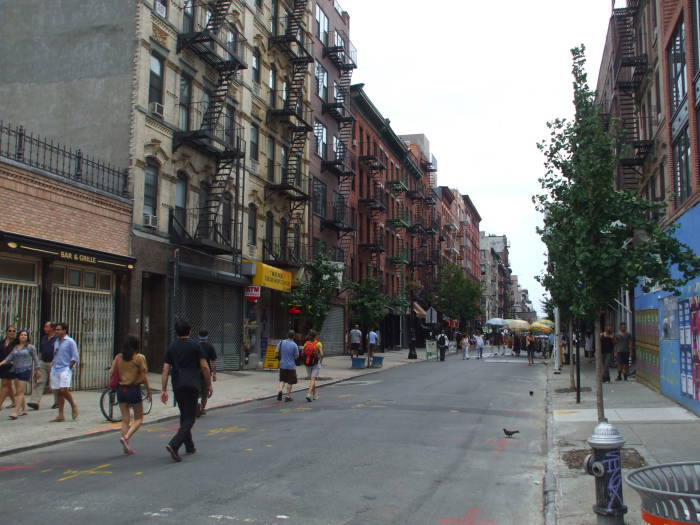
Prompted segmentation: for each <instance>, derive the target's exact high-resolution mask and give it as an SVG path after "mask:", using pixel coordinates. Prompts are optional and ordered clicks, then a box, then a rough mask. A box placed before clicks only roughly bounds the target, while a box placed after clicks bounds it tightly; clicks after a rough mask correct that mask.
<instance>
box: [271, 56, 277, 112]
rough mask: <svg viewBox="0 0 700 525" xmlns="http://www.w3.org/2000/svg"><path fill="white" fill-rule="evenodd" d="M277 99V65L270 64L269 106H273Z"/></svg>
mask: <svg viewBox="0 0 700 525" xmlns="http://www.w3.org/2000/svg"><path fill="white" fill-rule="evenodd" d="M276 99H277V66H275V65H274V64H272V65H271V66H270V107H272V108H275V107H276V105H275V102H276Z"/></svg>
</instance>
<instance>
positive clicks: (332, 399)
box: [0, 355, 546, 525]
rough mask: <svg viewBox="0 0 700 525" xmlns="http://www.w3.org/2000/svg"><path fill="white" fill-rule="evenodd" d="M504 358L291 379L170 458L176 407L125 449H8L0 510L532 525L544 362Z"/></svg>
mask: <svg viewBox="0 0 700 525" xmlns="http://www.w3.org/2000/svg"><path fill="white" fill-rule="evenodd" d="M514 361H516V360H513V359H511V360H500V361H499V360H488V359H487V360H481V361H479V360H475V359H471V360H469V361H463V360H462V359H461V357H459V356H455V355H451V356H449V357H448V359H447V361H446V362H444V363H441V362H435V361H433V362H423V363H418V364H415V365H412V366H403V367H400V368H396V369H391V370H387V371H384V372H381V373H377V374H371V375H369V376H366V377H359V378H357V379H353V380H350V381H346V382H343V383H338V384H336V385H332V386H328V387H324V388H321V389H320V390H319V399H318V400H317V401H315V402H313V403H307V402H306V401H305V400H304V395H305V394H304V393H302V392H298V393H296V394H295V396H294V401H293V402H291V403H284V402H277V401H276V400H274V399H270V400H263V401H254V402H251V403H248V404H244V405H240V406H236V407H230V408H225V409H220V410H214V411H211V412H210V413H209V414H208V415H206V416H204V417H203V418H201V419H200V420H199V422H198V424H197V425H196V426H195V429H194V438H195V442H196V445H197V453H196V454H195V455H194V456H184V461H183V462H182V463H174V462H173V461H172V460H171V459H170V457H169V456H168V454H167V453H166V451H165V449H164V446H165V444H166V442H167V440H168V437H169V436H170V435H172V433H173V431H174V429H175V428H176V426H175V425H176V421H175V420H171V421H167V422H165V423H158V424H154V425H150V426H145V427H143V428H142V429H141V430H140V431H139V433H138V434H137V435H136V437H135V438H134V439H133V440H132V445H133V446H134V448H135V449H136V454H135V455H134V456H125V455H123V454H122V450H121V447H120V445H119V442H118V439H117V438H118V436H117V435H116V434H109V435H104V436H99V437H95V438H90V439H86V440H80V441H75V442H68V443H64V444H59V445H54V446H51V447H48V448H42V449H38V450H36V451H29V452H24V453H20V454H15V455H10V456H7V457H4V458H2V459H1V460H0V472H1V473H2V475H1V477H0V489H1V490H2V494H3V504H2V508H3V520H4V521H5V520H6V521H7V522H19V521H20V520H21V521H22V522H28V523H40V522H48V521H52V522H58V523H61V522H68V521H69V520H70V521H71V522H74V523H100V524H102V525H107V524H110V523H124V522H145V521H148V520H158V521H160V522H163V523H184V522H189V523H217V522H222V523H226V522H231V523H237V522H240V523H259V524H266V523H270V524H273V523H274V524H277V523H288V524H290V525H291V524H304V525H308V524H340V523H343V524H365V523H366V524H375V523H377V524H385V523H386V524H406V523H409V524H410V523H416V524H423V523H425V524H428V523H455V524H463V525H487V524H488V525H495V524H501V525H507V524H514V523H528V524H539V523H542V478H543V472H544V463H545V457H546V450H545V410H544V399H545V367H544V366H536V367H528V366H527V364H526V360H525V359H521V360H517V362H514ZM271 379H272V377H271ZM275 388H276V384H274V383H273V382H271V384H270V390H271V394H272V393H273V392H274V390H275ZM530 391H533V393H534V395H533V396H530V395H529V392H530ZM504 427H505V428H508V429H518V430H520V433H519V434H516V435H515V437H513V438H512V439H507V438H506V437H505V436H504V434H503V430H502V429H503V428H504ZM183 452H184V451H183Z"/></svg>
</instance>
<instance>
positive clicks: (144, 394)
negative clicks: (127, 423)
mask: <svg viewBox="0 0 700 525" xmlns="http://www.w3.org/2000/svg"><path fill="white" fill-rule="evenodd" d="M141 400H142V401H143V413H144V415H146V414H150V413H151V408H153V400H150V401H149V400H148V390H147V389H146V385H141Z"/></svg>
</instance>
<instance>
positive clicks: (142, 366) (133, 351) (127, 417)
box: [109, 335, 152, 454]
mask: <svg viewBox="0 0 700 525" xmlns="http://www.w3.org/2000/svg"><path fill="white" fill-rule="evenodd" d="M138 349H139V340H138V338H137V337H136V336H134V335H127V336H126V340H125V341H124V346H123V347H122V351H121V353H120V354H117V356H116V357H115V358H114V361H112V368H111V369H110V371H109V375H110V376H112V374H113V373H114V372H115V370H119V386H118V387H117V402H118V403H119V410H120V411H121V413H122V435H121V437H120V438H119V442H120V443H121V445H122V448H123V449H124V454H133V453H134V449H132V448H131V445H130V444H129V440H130V439H131V437H132V436H133V435H134V434H135V433H136V431H137V430H138V429H139V427H140V426H141V425H142V424H143V402H142V400H141V385H146V391H147V392H148V399H149V401H150V400H151V399H152V398H151V386H150V385H149V384H148V375H147V374H148V366H147V365H146V358H145V357H144V355H143V354H140V353H138ZM131 409H133V410H134V417H133V420H132V418H131Z"/></svg>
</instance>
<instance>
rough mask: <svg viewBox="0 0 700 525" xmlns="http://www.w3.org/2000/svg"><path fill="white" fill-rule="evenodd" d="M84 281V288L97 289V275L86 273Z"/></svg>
mask: <svg viewBox="0 0 700 525" xmlns="http://www.w3.org/2000/svg"><path fill="white" fill-rule="evenodd" d="M83 279H84V280H83V287H85V288H93V289H94V288H97V274H96V273H95V272H85V274H84V276H83Z"/></svg>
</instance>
